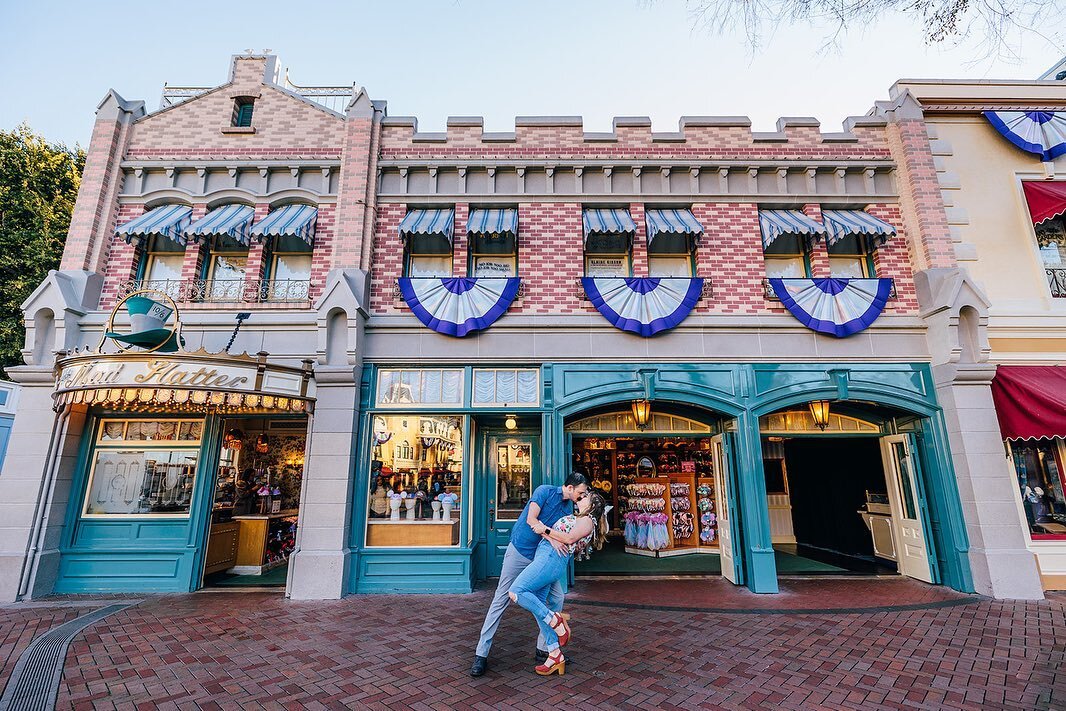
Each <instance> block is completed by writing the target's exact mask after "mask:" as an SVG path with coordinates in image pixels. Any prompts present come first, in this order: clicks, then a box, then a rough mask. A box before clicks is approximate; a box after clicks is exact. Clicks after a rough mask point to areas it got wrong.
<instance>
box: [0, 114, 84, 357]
mask: <svg viewBox="0 0 1066 711" xmlns="http://www.w3.org/2000/svg"><path fill="white" fill-rule="evenodd" d="M84 167H85V151H84V150H82V149H81V148H80V147H74V148H68V147H67V146H65V145H63V144H61V143H49V142H48V141H47V140H45V138H44V137H43V136H40V135H38V134H36V133H34V132H33V130H32V129H30V127H29V126H28V125H26V124H22V125H20V126H18V127H17V128H15V129H14V130H12V131H3V130H0V367H4V368H6V367H8V366H11V365H18V364H21V363H22V355H21V353H20V351H21V349H22V345H23V340H24V337H25V329H24V328H23V323H22V308H21V305H22V302H23V301H25V300H26V297H28V296H29V295H30V293H31V292H33V290H34V289H35V288H37V285H38V284H40V283H41V281H42V280H43V279H44V278H45V276H47V274H48V270H50V269H56V268H57V267H58V266H59V260H60V257H61V256H62V255H63V243H64V242H65V241H66V236H67V228H68V227H69V226H70V215H71V212H72V211H73V209H74V200H75V198H76V197H77V194H78V185H79V184H80V183H81V171H82V168H84Z"/></svg>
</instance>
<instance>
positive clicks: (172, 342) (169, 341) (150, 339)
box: [104, 294, 185, 353]
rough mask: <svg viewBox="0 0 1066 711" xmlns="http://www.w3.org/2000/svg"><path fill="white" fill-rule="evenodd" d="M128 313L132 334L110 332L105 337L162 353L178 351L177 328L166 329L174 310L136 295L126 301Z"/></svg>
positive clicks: (183, 343) (182, 341) (183, 340)
mask: <svg viewBox="0 0 1066 711" xmlns="http://www.w3.org/2000/svg"><path fill="white" fill-rule="evenodd" d="M126 312H127V313H128V314H129V315H130V333H113V332H108V333H105V334H104V336H106V337H107V338H113V339H114V340H116V341H121V342H122V343H128V344H130V345H131V346H139V347H140V348H147V349H149V350H153V351H158V352H161V353H173V352H174V351H176V350H178V347H179V345H178V342H179V337H178V329H177V327H175V328H167V327H166V325H167V319H169V318H170V317H171V315H173V313H174V309H172V308H171V307H169V306H167V305H166V304H161V303H159V302H158V301H155V300H153V299H150V298H148V297H147V296H143V295H140V294H135V295H133V296H131V297H129V298H128V299H126ZM181 345H182V346H184V345H185V339H181Z"/></svg>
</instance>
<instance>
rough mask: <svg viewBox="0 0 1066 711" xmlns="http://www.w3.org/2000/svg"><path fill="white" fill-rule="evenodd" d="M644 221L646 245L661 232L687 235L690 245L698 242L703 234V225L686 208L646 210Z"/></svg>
mask: <svg viewBox="0 0 1066 711" xmlns="http://www.w3.org/2000/svg"><path fill="white" fill-rule="evenodd" d="M644 218H645V223H646V225H647V228H648V246H649V247H651V243H652V242H653V241H655V237H656V236H657V235H659V234H660V233H662V234H674V235H688V236H690V237H691V238H692V240H693V241H692V246H695V245H697V244H699V242H700V237H702V236H703V225H701V224H700V221H699V220H697V219H696V216H695V215H693V214H692V211H691V210H689V209H687V208H682V209H679V210H648V211H647V212H646V213H645V215H644Z"/></svg>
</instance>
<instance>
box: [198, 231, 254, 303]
mask: <svg viewBox="0 0 1066 711" xmlns="http://www.w3.org/2000/svg"><path fill="white" fill-rule="evenodd" d="M247 271H248V247H247V246H246V245H243V244H241V243H240V242H237V241H236V240H234V239H232V238H230V237H215V238H214V239H213V241H212V243H211V252H210V254H209V255H208V262H207V290H206V292H205V294H204V297H205V298H206V299H207V300H209V301H240V300H241V297H242V295H243V294H244V277H245V274H246V273H247Z"/></svg>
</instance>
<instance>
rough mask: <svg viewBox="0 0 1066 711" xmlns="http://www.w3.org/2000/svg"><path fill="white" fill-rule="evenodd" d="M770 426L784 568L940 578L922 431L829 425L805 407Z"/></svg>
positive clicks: (775, 533)
mask: <svg viewBox="0 0 1066 711" xmlns="http://www.w3.org/2000/svg"><path fill="white" fill-rule="evenodd" d="M808 427H809V428H808ZM761 428H762V430H763V432H764V435H763V441H762V455H763V468H764V473H765V478H766V495H767V507H768V509H769V518H770V530H771V536H772V540H773V544H774V550H775V558H776V560H777V567H778V574H779V575H896V574H900V573H902V574H904V575H907V576H910V577H913V578H917V579H919V580H924V581H926V582H933V579H934V577H933V572H932V565H931V556H930V554H929V543H928V538H927V535H926V530H927V527H926V523H925V520H924V514H923V512H924V510H925V504H924V496H923V495H922V493H921V492H922V483H921V477H920V470H919V465H918V458H917V456H916V453H915V447H914V443H913V435H912V434H895V435H887V436H886V435H884V433H883V430H884V426H883V425H882V424H880V423H876V422H872V421H867V420H864V419H861V418H859V417H851V416H847V415H839V414H835V415H833V416H831V417H830V421H829V422H828V423H825V429H820V428H819V426H818V425H817V423H815V422H814V421H813V420H812V419H811V415H810V413H806V412H803V411H793V412H785V413H776V414H773V415H770V416H767V417H764V418H763V420H762V422H761Z"/></svg>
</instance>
